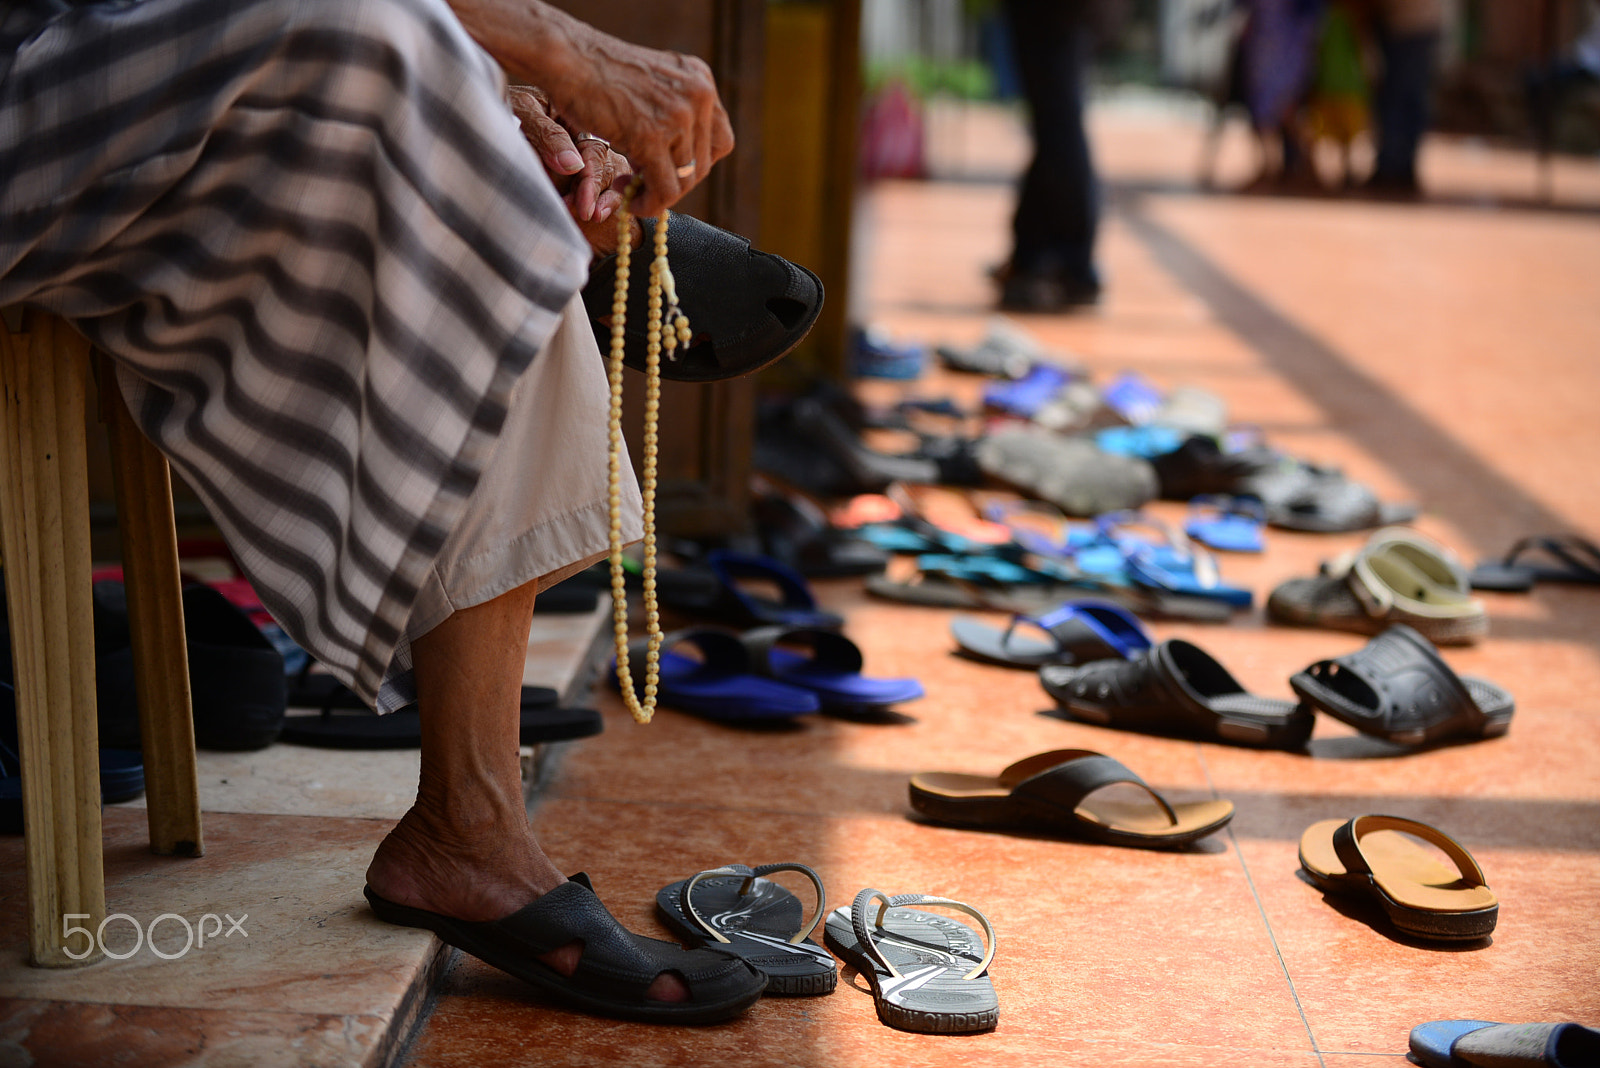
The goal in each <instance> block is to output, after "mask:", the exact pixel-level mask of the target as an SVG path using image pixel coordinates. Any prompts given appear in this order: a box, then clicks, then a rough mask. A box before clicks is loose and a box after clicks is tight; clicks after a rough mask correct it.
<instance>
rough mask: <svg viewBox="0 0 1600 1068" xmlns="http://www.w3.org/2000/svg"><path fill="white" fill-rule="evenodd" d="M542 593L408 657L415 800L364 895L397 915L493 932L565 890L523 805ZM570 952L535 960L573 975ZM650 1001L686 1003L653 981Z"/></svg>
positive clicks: (371, 870) (447, 631)
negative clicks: (409, 913)
mask: <svg viewBox="0 0 1600 1068" xmlns="http://www.w3.org/2000/svg"><path fill="white" fill-rule="evenodd" d="M537 587H538V583H536V582H530V583H527V584H526V585H524V586H519V587H517V588H516V589H514V590H511V591H509V592H507V593H504V594H501V595H500V596H499V597H496V598H495V599H494V600H491V601H486V602H484V603H483V604H480V605H475V606H474V607H472V608H465V609H462V610H461V611H459V612H456V613H455V614H454V615H452V616H450V617H449V618H448V619H446V620H445V621H444V622H443V623H441V624H439V625H438V626H437V627H435V628H434V629H433V630H431V631H429V632H428V633H427V634H425V635H423V636H422V637H420V638H418V639H417V640H416V641H415V642H414V643H413V644H412V647H411V655H412V666H413V668H414V669H415V671H416V682H417V708H418V711H419V713H420V717H421V721H422V774H421V777H420V781H419V782H418V784H417V800H416V803H415V804H414V805H412V807H411V810H410V811H409V812H407V813H406V814H405V816H403V817H402V818H401V820H400V822H399V824H397V825H396V826H395V829H394V830H392V831H390V832H389V836H388V837H387V838H385V839H384V840H383V843H382V844H381V845H380V846H378V851H377V853H376V854H375V855H374V856H373V858H372V864H371V866H370V867H368V868H367V885H369V886H371V887H372V889H373V891H374V892H376V893H377V894H378V895H380V896H381V897H384V898H386V899H388V900H390V901H393V902H395V903H396V904H399V905H406V906H409V907H411V908H419V909H426V910H428V911H429V912H437V913H440V914H442V915H445V916H452V917H455V918H456V919H460V920H474V921H487V920H498V919H502V918H503V917H506V916H509V915H511V914H512V913H513V912H516V911H517V910H518V909H521V908H522V907H523V906H525V905H528V904H529V903H531V902H533V901H534V900H535V899H537V898H539V897H540V896H542V895H544V894H546V893H548V892H549V891H551V890H553V889H555V888H556V887H557V886H559V885H561V884H562V883H564V882H566V876H564V875H563V874H562V873H561V871H560V869H558V868H557V867H556V866H555V865H554V864H553V863H551V861H550V858H549V857H547V856H545V854H544V850H543V849H541V848H540V847H539V843H538V841H537V840H536V839H535V838H534V834H533V828H532V827H531V826H530V825H529V823H528V817H527V810H526V809H525V808H524V807H523V802H522V770H521V763H520V758H519V750H518V739H517V736H518V729H519V725H520V716H521V708H522V668H523V664H524V661H525V659H526V654H527V646H528V630H529V628H530V627H531V625H532V623H533V601H534V594H535V593H536V592H537ZM582 952H583V950H582V945H581V944H580V943H578V942H574V943H572V944H571V945H568V946H563V947H561V948H560V949H557V950H555V951H553V952H551V953H547V954H545V955H544V956H543V957H541V958H540V959H541V960H543V961H544V962H545V963H546V964H549V965H550V966H551V967H553V968H555V969H556V970H557V971H560V972H561V973H563V974H566V975H570V974H572V971H573V969H575V968H576V967H577V966H578V960H579V958H580V957H581V955H582ZM648 996H649V997H651V998H654V999H656V1000H658V1001H682V1000H685V999H686V998H687V997H688V990H687V989H686V988H685V987H684V986H683V983H682V981H681V980H679V979H678V978H677V977H676V976H673V975H661V976H659V977H658V978H657V979H656V981H655V982H654V983H653V984H652V985H651V987H650V990H649V992H648Z"/></svg>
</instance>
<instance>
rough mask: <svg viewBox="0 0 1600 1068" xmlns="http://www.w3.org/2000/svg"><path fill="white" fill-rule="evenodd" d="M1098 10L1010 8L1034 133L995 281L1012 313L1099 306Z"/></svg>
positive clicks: (1087, 3)
mask: <svg viewBox="0 0 1600 1068" xmlns="http://www.w3.org/2000/svg"><path fill="white" fill-rule="evenodd" d="M1097 6H1098V5H1097V3H1096V0H1005V3H1004V10H1005V15H1006V18H1007V19H1008V21H1009V23H1010V30H1011V41H1012V47H1013V53H1014V55H1015V58H1016V65H1017V74H1018V76H1019V79H1020V81H1021V84H1022V91H1023V95H1024V96H1025V97H1026V98H1027V101H1028V110H1029V112H1030V113H1031V122H1032V127H1031V129H1032V133H1033V161H1032V162H1031V163H1030V164H1029V165H1028V169H1027V171H1026V172H1025V173H1024V174H1023V176H1022V182H1021V187H1020V190H1019V193H1018V196H1017V208H1016V214H1015V216H1014V217H1013V220H1012V250H1011V259H1010V260H1009V261H1008V262H1007V263H1006V264H1005V265H1004V266H1002V267H1001V268H1000V269H999V271H998V272H996V276H997V280H998V281H999V282H1000V307H1001V308H1003V309H1005V310H1007V311H1019V312H1059V311H1065V310H1068V309H1070V308H1074V307H1080V306H1083V305H1088V304H1093V303H1095V302H1096V301H1097V300H1098V299H1099V298H1100V275H1099V272H1098V270H1097V269H1096V268H1095V263H1094V242H1095V231H1096V229H1097V228H1098V226H1099V215H1100V205H1099V200H1100V191H1099V184H1098V181H1097V180H1096V178H1095V172H1094V162H1093V159H1092V158H1091V156H1090V152H1089V138H1088V136H1087V134H1086V133H1085V131H1084V126H1083V111H1084V103H1085V100H1084V97H1085V93H1086V86H1085V74H1086V71H1087V68H1088V65H1089V58H1090V53H1091V51H1092V49H1093V44H1094V36H1095V34H1094V28H1095V25H1096V20H1097V12H1096V11H1095V8H1096V7H1097Z"/></svg>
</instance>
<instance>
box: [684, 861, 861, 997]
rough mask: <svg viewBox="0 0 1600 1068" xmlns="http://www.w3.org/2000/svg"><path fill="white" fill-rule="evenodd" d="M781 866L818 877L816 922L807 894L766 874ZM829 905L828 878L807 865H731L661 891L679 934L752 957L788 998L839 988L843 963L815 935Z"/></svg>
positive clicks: (770, 989) (770, 985)
mask: <svg viewBox="0 0 1600 1068" xmlns="http://www.w3.org/2000/svg"><path fill="white" fill-rule="evenodd" d="M780 871H793V872H799V873H800V874H801V875H804V876H805V877H806V878H808V879H810V880H811V885H812V886H813V887H814V888H815V889H816V893H817V907H816V910H815V911H814V912H813V913H812V915H811V922H810V923H807V922H805V909H804V907H803V905H802V904H801V901H800V899H799V898H798V897H796V896H795V895H794V894H792V893H790V892H789V890H788V889H787V888H785V887H783V886H780V885H778V884H777V883H775V882H773V881H772V880H771V879H768V878H766V876H768V875H773V874H775V873H777V872H780ZM827 908H828V899H827V895H826V894H825V892H824V891H823V889H822V878H821V876H819V875H818V874H817V873H816V872H814V871H812V870H811V869H810V868H808V867H806V866H805V865H804V864H762V865H760V866H759V867H755V868H750V867H746V866H745V865H743V864H728V865H724V866H723V867H721V868H712V869H711V870H709V871H703V872H700V873H699V874H698V875H695V876H693V877H691V878H688V879H682V880H679V881H678V882H675V883H670V884H668V885H666V886H663V887H662V888H661V889H660V891H659V892H657V894H656V916H657V917H658V918H659V919H660V920H661V922H662V923H663V924H665V925H666V927H667V929H668V930H669V931H671V932H672V933H673V934H674V935H677V936H678V937H679V938H682V939H685V940H687V941H688V943H689V944H690V945H695V946H708V947H710V948H712V949H720V950H722V951H723V952H725V953H732V954H734V955H735V956H738V957H742V958H744V959H745V960H746V961H748V962H749V963H750V964H752V965H754V966H755V967H756V968H757V969H759V970H760V971H762V972H764V973H766V976H767V993H768V994H774V995H781V996H787V997H813V996H816V995H818V994H828V993H832V992H833V989H834V987H835V986H837V985H838V982H839V967H838V965H837V964H835V963H834V960H833V958H832V957H831V956H829V955H828V951H827V950H825V949H823V948H822V947H821V946H819V945H817V944H816V943H815V942H813V941H812V940H811V932H812V931H815V930H816V929H817V924H819V923H821V922H822V916H823V914H824V913H825V912H826V911H827Z"/></svg>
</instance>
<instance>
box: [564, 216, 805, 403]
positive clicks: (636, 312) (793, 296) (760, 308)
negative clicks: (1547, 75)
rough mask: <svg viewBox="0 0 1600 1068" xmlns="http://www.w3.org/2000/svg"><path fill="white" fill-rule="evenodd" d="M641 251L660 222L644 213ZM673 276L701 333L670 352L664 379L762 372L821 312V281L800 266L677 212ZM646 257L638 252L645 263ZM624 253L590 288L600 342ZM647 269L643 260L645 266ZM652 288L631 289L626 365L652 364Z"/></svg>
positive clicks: (586, 299)
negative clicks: (649, 338)
mask: <svg viewBox="0 0 1600 1068" xmlns="http://www.w3.org/2000/svg"><path fill="white" fill-rule="evenodd" d="M639 225H640V227H641V228H642V229H643V230H644V242H643V243H642V244H641V246H640V248H641V249H649V248H651V247H652V246H651V241H652V235H653V234H654V233H655V226H656V221H655V219H653V218H640V219H639ZM668 228H669V230H670V231H671V235H672V240H671V246H672V250H671V252H670V253H669V255H670V258H671V260H672V274H673V278H674V280H675V282H676V287H675V288H676V290H677V294H678V298H679V300H680V301H681V302H682V304H681V306H682V308H683V312H684V314H685V315H686V316H688V319H689V326H690V329H692V330H693V331H694V335H693V337H692V338H691V340H690V342H689V345H688V347H687V348H682V349H679V350H677V352H676V353H675V354H674V356H673V357H671V358H668V357H666V356H663V358H662V360H661V377H662V378H667V379H672V380H675V381H679V382H717V381H721V380H723V379H727V378H737V377H738V376H740V375H747V374H750V373H752V372H754V371H759V370H760V369H761V368H763V367H766V366H767V365H768V364H771V363H774V362H776V361H777V360H780V359H782V358H783V357H784V356H786V355H787V354H788V353H789V352H790V351H792V350H793V349H794V347H795V346H796V345H798V344H800V342H801V340H802V339H803V338H804V337H805V336H806V334H807V333H809V332H810V330H811V327H812V325H813V324H814V323H815V322H816V321H817V316H818V315H819V314H820V313H821V312H822V298H823V294H822V282H821V280H820V279H818V278H817V276H816V275H815V274H813V273H811V272H810V271H808V270H806V268H804V267H802V266H800V265H799V264H797V263H791V262H789V261H788V260H786V259H784V258H783V257H782V256H775V255H773V254H772V253H770V252H760V251H758V250H756V249H753V248H751V247H750V239H749V238H746V237H740V236H739V235H738V234H735V233H731V232H729V231H727V230H723V229H720V228H718V227H716V226H712V225H711V224H710V223H707V222H702V221H701V220H699V219H696V218H694V217H693V216H690V215H680V214H678V213H676V212H674V213H673V214H672V216H671V218H670V220H669V223H668ZM642 258H643V257H642V256H641V255H639V254H636V255H635V259H634V263H635V264H636V265H639V263H640V259H642ZM616 264H617V257H616V255H615V254H614V253H613V254H612V255H610V256H606V257H603V258H602V259H600V260H598V261H596V263H595V264H594V266H593V267H591V268H590V270H589V281H588V282H587V283H585V285H584V287H583V303H584V308H585V309H586V310H587V311H588V313H589V320H590V325H591V326H592V327H593V329H594V336H595V341H596V342H597V343H598V344H599V346H600V351H601V352H609V351H610V346H611V314H612V313H611V305H612V301H613V300H614V299H615V296H616V273H617V267H616ZM639 269H640V270H641V271H642V265H640V268H639ZM646 288H647V287H645V286H643V285H640V284H638V283H635V284H634V286H633V287H632V291H631V292H630V293H629V294H628V317H627V320H628V321H627V338H626V347H625V349H624V352H623V360H622V362H623V363H625V364H627V365H628V366H629V367H631V368H633V369H634V370H637V371H642V370H644V367H645V346H646V333H647V329H646V327H647V319H648V312H649V309H648V307H647V295H646Z"/></svg>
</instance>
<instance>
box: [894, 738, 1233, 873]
mask: <svg viewBox="0 0 1600 1068" xmlns="http://www.w3.org/2000/svg"><path fill="white" fill-rule="evenodd" d="M1126 784H1132V785H1133V786H1135V787H1138V788H1139V789H1140V790H1142V791H1144V793H1145V794H1147V795H1148V796H1147V797H1140V798H1138V799H1137V800H1127V797H1128V796H1129V791H1126V790H1122V791H1120V792H1119V791H1112V792H1110V793H1106V792H1103V791H1105V788H1106V787H1112V786H1122V785H1126ZM909 790H910V794H911V807H912V808H913V809H915V810H916V811H917V812H918V813H920V814H921V815H923V816H925V817H927V818H928V819H931V820H936V821H937V822H940V823H948V824H952V825H954V826H958V827H974V828H981V829H985V830H1028V831H1043V832H1046V833H1050V834H1065V835H1067V836H1070V837H1074V838H1087V839H1089V840H1091V841H1096V842H1106V843H1109V844H1111V845H1121V846H1135V847H1139V848H1144V849H1169V848H1173V847H1176V846H1182V845H1187V844H1189V843H1190V842H1194V841H1197V840H1199V839H1201V838H1204V837H1206V836H1207V835H1209V834H1214V833H1216V832H1217V831H1219V830H1221V829H1222V828H1223V827H1225V826H1227V824H1228V821H1229V820H1231V819H1233V802H1231V801H1223V800H1211V801H1193V802H1180V803H1177V804H1172V803H1169V802H1168V801H1167V799H1166V798H1164V797H1162V796H1161V795H1160V794H1159V793H1157V792H1156V791H1155V790H1153V789H1151V788H1150V786H1149V785H1148V784H1147V783H1146V782H1145V781H1144V780H1143V779H1141V778H1140V777H1139V776H1138V775H1136V774H1134V773H1133V772H1132V771H1130V770H1129V769H1128V768H1127V767H1126V766H1125V765H1124V764H1123V763H1122V762H1121V761H1118V760H1116V759H1114V758H1112V757H1109V756H1106V755H1104V754H1103V753H1096V752H1093V751H1091V750H1088V749H1056V750H1052V751H1050V752H1048V753H1039V754H1036V755H1034V756H1030V757H1027V758H1025V759H1023V760H1019V761H1017V762H1016V763H1014V764H1012V765H1011V766H1010V767H1008V768H1006V769H1005V770H1004V771H1002V772H1001V773H1000V774H999V775H973V774H966V773H963V772H953V771H934V772H921V773H919V774H916V775H913V776H912V777H911V781H910V784H909Z"/></svg>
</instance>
